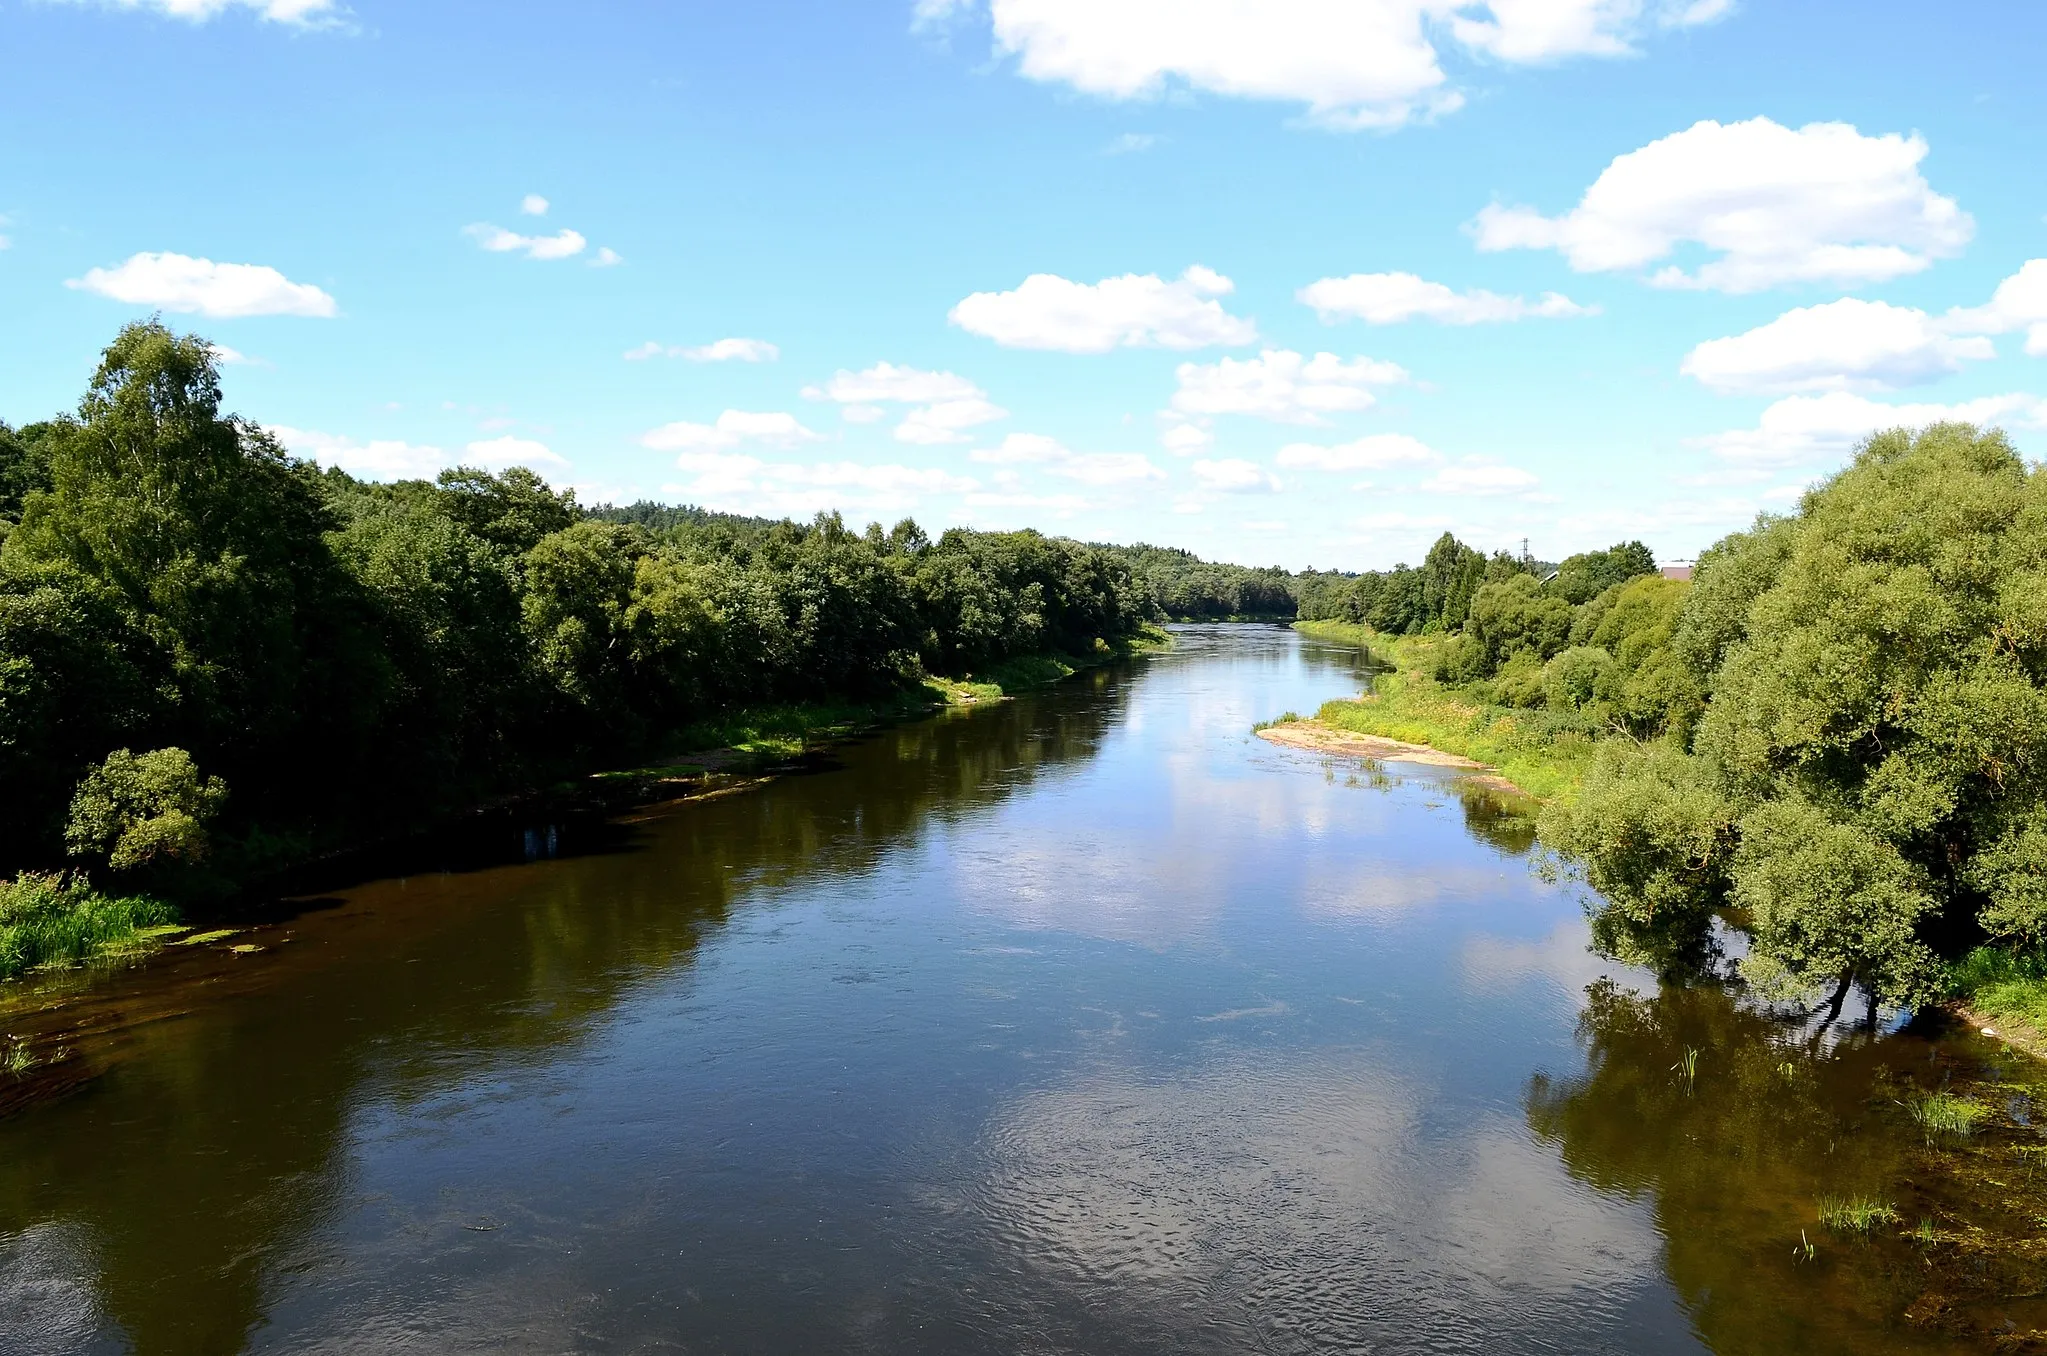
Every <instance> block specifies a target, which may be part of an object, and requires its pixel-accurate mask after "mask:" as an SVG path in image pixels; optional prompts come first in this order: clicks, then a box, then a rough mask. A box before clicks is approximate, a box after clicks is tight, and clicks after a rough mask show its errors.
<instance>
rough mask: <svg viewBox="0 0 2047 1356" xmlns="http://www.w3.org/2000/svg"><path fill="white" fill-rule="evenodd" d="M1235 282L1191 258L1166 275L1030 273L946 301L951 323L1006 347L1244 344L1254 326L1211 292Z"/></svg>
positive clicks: (1070, 349)
mask: <svg viewBox="0 0 2047 1356" xmlns="http://www.w3.org/2000/svg"><path fill="white" fill-rule="evenodd" d="M1235 290H1236V284H1234V283H1232V282H1231V281H1230V280H1229V279H1228V278H1225V277H1224V276H1222V274H1220V273H1217V272H1215V271H1214V270H1213V269H1207V268H1203V267H1201V266H1200V265H1196V266H1195V267H1193V268H1190V269H1188V270H1187V271H1186V272H1185V273H1183V274H1181V275H1180V276H1179V277H1178V278H1177V279H1175V280H1173V281H1172V282H1166V281H1164V280H1163V279H1161V278H1160V277H1159V276H1158V275H1157V274H1156V273H1145V274H1137V273H1126V274H1124V275H1123V276H1122V277H1119V278H1104V279H1103V280H1102V281H1100V282H1098V283H1079V282H1074V281H1072V280H1070V279H1067V278H1062V277H1060V276H1058V275H1057V274H1053V273H1034V274H1032V275H1031V276H1030V277H1028V278H1026V279H1024V281H1023V284H1022V285H1021V286H1019V287H1017V288H1016V289H1015V290H1014V291H1010V292H976V293H974V294H973V295H972V296H969V297H967V298H966V299H965V300H964V301H962V302H960V304H959V305H957V306H955V307H953V308H952V313H951V316H950V319H951V320H952V323H953V324H955V325H958V326H959V327H960V328H961V329H963V330H966V331H967V332H968V333H969V334H978V335H980V336H982V337H983V338H986V339H993V340H994V341H995V342H996V343H998V344H1001V345H1002V346H1003V347H1005V348H1037V349H1053V350H1056V351H1058V352H1062V353H1107V352H1109V351H1110V350H1111V349H1116V348H1172V349H1192V348H1207V347H1210V346H1211V345H1223V346H1230V345H1236V344H1249V343H1252V342H1254V341H1256V339H1257V338H1258V329H1257V326H1255V325H1253V324H1252V323H1251V322H1250V321H1248V320H1245V319H1242V318H1241V317H1238V316H1234V315H1231V314H1230V313H1229V312H1228V311H1225V310H1224V309H1223V306H1222V303H1221V302H1220V301H1218V300H1216V298H1218V297H1225V296H1228V295H1229V294H1230V293H1231V292H1233V291H1235Z"/></svg>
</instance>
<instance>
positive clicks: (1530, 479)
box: [1419, 461, 1540, 496]
mask: <svg viewBox="0 0 2047 1356" xmlns="http://www.w3.org/2000/svg"><path fill="white" fill-rule="evenodd" d="M1539 483H1540V482H1539V481H1538V480H1537V479H1536V477H1535V474H1534V473H1533V472H1531V471H1524V470H1522V469H1521V468H1520V467H1518V466H1501V465H1498V464H1496V463H1492V462H1476V461H1467V462H1462V463H1460V464H1458V465H1456V466H1445V467H1444V468H1443V469H1442V470H1440V471H1438V472H1436V474H1434V475H1433V476H1430V477H1429V478H1428V479H1427V480H1424V481H1423V482H1422V483H1421V485H1420V486H1419V488H1420V489H1422V490H1425V491H1427V492H1428V493H1430V494H1464V495H1478V496H1491V495H1501V494H1523V493H1526V492H1527V491H1529V490H1532V489H1534V488H1535V487H1536V485H1537V484H1539Z"/></svg>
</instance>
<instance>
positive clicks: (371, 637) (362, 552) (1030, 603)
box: [0, 323, 1159, 974]
mask: <svg viewBox="0 0 2047 1356" xmlns="http://www.w3.org/2000/svg"><path fill="white" fill-rule="evenodd" d="M0 534H4V535H0V877H12V878H13V883H12V884H11V885H7V886H5V887H4V888H0V974H4V973H7V972H10V971H12V970H15V969H19V968H20V967H21V966H22V965H23V964H25V963H28V962H29V961H32V960H34V959H36V958H37V957H39V956H42V955H46V954H58V955H62V954H67V953H69V954H76V952H77V951H78V949H79V947H80V946H81V945H82V944H83V940H82V939H84V938H86V937H87V936H88V935H90V934H91V933H92V932H93V931H94V930H95V929H96V928H97V929H100V930H102V931H104V930H110V929H111V930H119V927H120V926H122V925H124V924H125V923H133V922H148V921H152V920H154V919H156V918H159V917H161V916H163V915H164V913H165V909H164V908H163V906H162V905H161V903H160V901H163V900H166V899H169V900H176V899H180V898H183V899H190V898H193V897H198V896H204V895H206V894H207V893H208V892H215V893H218V892H220V891H223V890H227V889H230V888H232V886H233V884H234V883H235V882H236V881H239V880H246V879H248V878H249V877H251V876H252V875H255V874H259V873H261V872H263V871H265V870H268V869H271V868H274V867H275V866H277V865H279V864H281V863H284V862H288V861H291V860H294V859H296V858H301V857H303V856H305V855H306V854H308V853H310V852H313V851H317V850H321V849H324V848H327V847H330V846H333V845H334V844H335V843H336V842H337V841H343V840H346V839H347V838H349V837H351V836H360V835H363V834H366V833H372V832H380V831H388V830H390V829H392V828H399V827H404V826H407V825H410V824H415V823H419V822H423V821H425V820H427V819H430V818H431V817H432V816H433V815H435V814H437V813H440V812H444V811H446V810H448V809H450V808H453V807H458V806H461V805H464V804H468V803H473V802H474V801H476V800H477V799H478V798H479V797H483V796H487V795H491V794H495V793H501V792H503V791H505V790H506V789H508V788H517V787H520V786H525V785H531V784H533V783H534V782H535V781H536V780H537V779H541V778H545V777H549V776H558V775H561V774H562V773H563V772H565V771H569V770H574V769H577V768H587V767H589V766H591V765H593V764H595V763H598V762H600V761H601V760H604V759H607V758H615V757H619V756H623V755H628V754H630V753H633V752H635V751H642V752H644V751H648V750H651V749H655V748H657V747H659V746H661V745H662V744H663V743H664V741H672V740H673V739H675V738H676V737H677V736H678V734H679V733H680V732H683V731H686V730H687V729H689V728H690V727H691V726H692V725H693V724H694V723H696V722H700V721H702V720H704V719H705V718H707V717H709V716H712V715H715V714H716V713H718V712H720V711H724V710H729V709H732V708H735V707H741V706H750V705H759V704H762V703H773V702H804V701H818V700H835V701H846V700H857V699H863V698H882V697H886V696H888V695H889V694H893V693H900V692H902V691H903V690H904V689H905V688H910V687H914V686H915V685H916V684H917V683H918V681H919V680H920V679H921V678H922V677H923V676H924V675H926V674H940V675H964V674H970V673H973V672H975V671H977V670H980V669H981V668H983V667H984V666H988V665H992V664H999V663H1001V662H1002V661H1004V660H1006V659H1012V658H1015V657H1019V656H1026V655H1037V654H1058V653H1065V654H1072V655H1082V656H1085V655H1091V654H1093V653H1095V652H1096V651H1097V650H1099V649H1100V648H1102V647H1105V646H1113V645H1114V644H1116V643H1118V642H1121V641H1124V640H1127V639H1128V638H1130V637H1132V636H1133V635H1134V634H1136V633H1137V632H1138V631H1139V630H1140V628H1142V627H1143V626H1145V625H1146V624H1147V623H1148V622H1150V621H1151V620H1152V619H1153V618H1155V617H1156V616H1158V613H1159V609H1158V604H1157V602H1156V601H1155V599H1154V597H1153V594H1152V592H1151V589H1150V586H1149V585H1148V583H1147V582H1146V580H1145V579H1143V578H1142V577H1140V576H1138V575H1137V574H1135V573H1134V572H1133V571H1132V569H1131V568H1130V566H1129V565H1128V564H1127V563H1125V561H1124V560H1122V559H1120V558H1119V557H1118V556H1116V555H1115V554H1113V553H1110V552H1107V551H1103V550H1100V549H1097V548H1094V547H1090V546H1087V545H1083V544H1081V543H1077V542H1072V541H1065V540H1060V539H1055V538H1047V537H1044V536H1041V535H1039V534H1037V533H1035V532H1012V533H984V532H968V531H951V532H947V533H945V534H944V535H942V536H941V537H940V538H939V539H938V540H936V541H932V540H930V539H929V538H928V537H927V536H926V535H925V534H924V533H923V532H922V531H921V530H920V529H919V528H918V527H917V525H916V524H915V523H912V522H908V521H904V522H901V523H898V524H897V525H896V526H895V527H894V528H892V529H889V530H886V531H884V530H883V529H882V528H881V527H880V525H878V524H877V525H872V526H869V527H868V528H867V529H866V530H865V531H864V532H855V531H852V530H849V529H848V528H847V527H846V526H844V525H843V524H842V523H841V521H840V520H839V519H838V518H837V517H836V516H820V517H819V518H818V519H817V520H816V521H815V522H813V523H810V524H805V525H798V524H793V523H788V522H773V523H771V522H764V521H760V520H754V519H745V518H732V517H725V516H721V515H715V514H707V513H703V512H701V511H698V510H688V509H682V510H670V509H663V508H660V507H658V506H652V505H641V506H635V507H632V508H626V509H607V510H603V511H599V512H586V511H584V510H583V509H581V508H580V507H579V506H578V505H577V504H576V502H575V499H574V497H573V496H572V495H569V494H565V493H560V492H557V491H555V490H553V489H551V488H550V487H549V486H548V485H547V484H546V483H545V482H543V481H542V480H541V479H540V478H539V477H537V476H535V475H533V474H532V473H530V472H527V471H523V470H516V469H515V470H509V471H505V472H503V473H500V474H496V475H492V474H488V473H485V472H483V471H478V470H467V469H465V470H453V471H448V472H446V473H444V474H442V475H441V476H440V477H439V479H438V480H436V481H433V482H426V481H407V482H399V483H395V484H368V483H364V482H361V481H358V480H355V479H353V478H351V477H349V476H347V475H345V474H343V473H342V472H340V471H337V470H332V469H329V470H321V469H319V468H317V467H316V466H314V465H312V464H310V463H307V462H301V461H295V460H293V459H292V458H290V457H289V456H287V455H286V454H285V453H284V451H283V450H282V449H281V448H280V447H279V446H278V444H277V443H276V441H275V440H274V439H273V438H272V437H271V436H270V435H269V434H267V433H266V432H265V431H264V430H262V429H261V428H260V427H258V426H256V425H254V424H252V423H250V422H248V421H246V420H242V419H239V418H237V417H234V416H232V415H228V414H225V413H223V411H222V394H221V389H220V381H219V375H218V373H217V371H216V369H215V362H214V354H213V350H212V349H211V347H210V346H209V345H208V344H207V343H206V342H205V341H204V340H202V339H199V338H196V337H190V336H184V337H181V336H179V335H177V334H174V333H173V332H171V331H170V330H168V329H166V328H165V327H163V326H162V325H160V324H157V323H147V324H136V325H131V326H129V327H128V328H127V329H125V330H123V331H122V332H121V334H120V335H119V337H118V338H117V339H116V340H115V341H114V343H113V344H112V345H111V346H110V347H109V348H108V349H107V350H106V353H105V355H104V359H103V361H102V363H101V365H100V367H99V370H98V372H97V374H96V375H95V376H94V378H93V380H92V383H91V386H90V388H89V390H88V391H87V392H86V394H85V397H84V399H83V400H82V401H81V403H80V405H79V408H78V411H77V413H76V414H75V415H67V416H63V417H59V418H55V419H51V420H48V421H46V422H41V423H34V424H29V425H27V426H25V427H23V428H21V429H19V430H14V429H8V428H6V427H5V426H4V425H0ZM95 910H97V911H99V913H98V914H95V913H94V911H95ZM10 948H11V949H12V950H11V954H10V953H9V949H10Z"/></svg>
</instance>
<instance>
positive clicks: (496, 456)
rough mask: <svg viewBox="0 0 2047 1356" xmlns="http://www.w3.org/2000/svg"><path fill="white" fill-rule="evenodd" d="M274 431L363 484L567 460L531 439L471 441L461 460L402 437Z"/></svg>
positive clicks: (557, 465) (303, 453) (556, 466)
mask: <svg viewBox="0 0 2047 1356" xmlns="http://www.w3.org/2000/svg"><path fill="white" fill-rule="evenodd" d="M269 429H270V432H271V433H273V434H274V435H276V437H277V441H279V442H280V443H283V444H284V446H285V448H286V449H287V450H289V451H290V452H291V454H292V455H293V456H297V457H304V458H306V459H308V460H310V461H317V462H319V463H320V464H321V465H322V466H338V467H340V468H341V469H342V470H344V471H346V472H348V473H349V474H350V475H352V476H357V477H360V478H361V479H364V480H426V479H430V478H432V477H433V476H435V475H438V474H439V473H440V472H442V471H444V470H446V469H447V468H448V467H450V466H455V465H458V464H459V465H463V466H481V467H483V468H484V469H486V470H490V471H502V470H504V469H505V468H506V467H508V466H525V467H530V468H531V469H533V470H536V471H561V470H566V469H567V468H568V464H569V463H568V461H567V459H566V458H564V457H562V456H561V455H559V454H558V453H556V452H555V451H553V450H552V449H551V448H549V447H548V446H547V444H545V443H540V442H535V441H534V440H532V439H531V438H510V437H506V438H489V439H484V440H481V441H478V442H473V443H470V444H469V445H468V446H467V447H466V448H464V449H463V451H462V454H461V455H460V456H454V455H450V454H449V453H448V452H447V451H446V450H445V449H443V448H440V447H435V446H432V445H431V444H426V443H408V442H404V441H401V440H398V439H384V438H380V439H372V440H371V441H369V442H359V441H357V440H356V439H354V438H349V437H344V436H342V435H340V434H334V433H321V432H319V431H317V430H314V429H301V428H291V427H289V426H287V425H283V424H272V425H270V426H269Z"/></svg>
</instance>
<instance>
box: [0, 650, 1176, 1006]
mask: <svg viewBox="0 0 2047 1356" xmlns="http://www.w3.org/2000/svg"><path fill="white" fill-rule="evenodd" d="M1171 643H1172V642H1171V638H1170V637H1169V636H1168V635H1167V634H1166V632H1165V631H1164V630H1162V629H1160V628H1158V627H1146V628H1144V629H1143V630H1142V631H1140V632H1139V633H1138V634H1137V635H1136V636H1134V637H1132V638H1130V639H1129V640H1127V641H1124V642H1121V643H1118V644H1110V643H1108V642H1104V641H1098V642H1096V648H1095V650H1094V651H1093V652H1092V653H1090V654H1084V655H1071V654H1044V655H1028V656H1022V657H1019V658H1015V659H1011V660H1007V661H1005V662H1003V663H1001V664H998V665H994V666H991V667H990V668H988V669H987V670H985V671H983V672H980V673H975V674H969V675H965V676H962V677H958V678H949V677H948V678H926V679H925V680H924V681H922V682H921V683H919V684H918V685H917V686H915V687H911V688H906V689H904V690H902V691H900V692H897V693H893V694H891V695H889V696H886V697H883V698H880V699H877V700H874V701H861V702H805V703H784V704H779V705H765V706H756V707H746V708H742V709H739V710H735V711H731V712H727V713H725V714H724V715H721V716H720V717H718V718H717V719H715V720H709V721H704V722H700V723H698V724H696V725H693V726H691V727H689V728H688V729H685V730H682V731H680V732H678V733H677V735H676V737H675V738H674V739H672V740H670V741H668V742H667V744H666V746H665V748H664V750H663V751H661V752H660V753H659V754H658V756H657V757H655V758H654V759H652V760H650V761H648V762H646V763H644V764H641V765H637V766H628V767H621V768H613V769H609V770H606V771H601V772H597V773H594V774H592V775H590V776H588V777H584V778H578V779H576V780H574V781H570V782H563V783H559V784H557V785H556V786H554V787H552V788H550V789H549V790H548V791H546V792H544V793H542V794H541V795H540V796H539V797H538V798H537V799H538V800H540V801H543V802H545V803H548V804H552V805H580V806H582V807H583V808H585V809H588V808H593V807H594V808H598V809H604V808H618V807H622V806H623V805H626V804H629V803H631V802H633V801H635V800H641V801H644V800H646V799H649V798H652V797H656V796H663V795H676V794H689V793H691V792H693V791H701V790H711V789H716V788H717V787H718V786H720V785H725V784H731V783H732V782H733V781H734V778H733V777H731V776H728V775H726V774H740V775H741V777H742V778H743V777H745V776H748V775H750V776H752V777H755V778H758V777H759V776H761V775H763V774H765V773H766V772H767V771H768V770H769V769H771V768H772V767H773V766H774V765H775V764H777V763H787V762H788V761H789V760H791V759H793V758H797V757H800V756H801V755H802V754H803V753H805V752H806V751H807V750H809V749H812V748H816V747H817V746H819V745H823V744H830V743H833V742H835V741H837V740H841V739H848V738H852V737H854V736H857V735H860V734H864V733H867V732H869V731H872V730H875V729H877V728H879V727H882V726H885V725H889V724H893V723H895V722H898V721H904V720H914V719H917V718H919V717H922V716H928V715H931V714H932V713H933V712H936V711H940V710H943V709H945V708H947V707H954V706H976V705H981V704H984V703H988V702H999V701H1002V700H1005V699H1006V698H1008V697H1009V696H1011V695H1013V694H1015V693H1019V692H1024V691H1028V690H1030V689H1032V688H1036V687H1043V686H1046V685H1048V684H1051V683H1056V682H1058V681H1060V680H1061V679H1064V678H1069V677H1072V676H1073V675H1074V674H1076V673H1079V672H1081V671H1082V670H1084V669H1090V668H1096V667H1099V666H1101V665H1103V664H1107V663H1110V662H1113V661H1115V660H1118V659H1124V658H1128V657H1130V656H1132V655H1135V654H1140V653H1144V652H1148V651H1154V650H1160V649H1164V648H1167V647H1168V646H1170V645H1171ZM721 778H722V780H721ZM527 799H534V797H531V796H530V795H525V796H518V797H514V798H513V801H514V802H523V801H525V800H527ZM508 803H512V802H508ZM422 831H423V832H431V830H430V829H429V830H422ZM181 922H182V919H181V917H180V912H179V910H178V909H177V908H176V907H175V906H174V905H172V904H170V903H168V902H166V901H163V900H159V899H152V898H148V897H146V896H128V897H113V896H109V895H105V894H101V893H99V892H98V891H95V890H93V889H91V888H90V887H89V886H87V885H86V884H85V883H84V882H83V881H82V880H80V879H67V878H65V877H61V876H58V875H49V874H35V873H24V874H23V875H22V876H21V877H20V878H19V879H17V880H13V881H0V980H7V979H13V978H16V977H17V976H19V975H21V974H23V973H25V972H27V971H30V970H34V969H38V968H41V967H49V966H67V965H76V964H80V963H82V962H87V961H93V960H98V959H104V958H111V957H118V956H122V955H141V954H145V953H146V952H148V951H149V950H150V949H152V947H153V945H154V944H156V943H157V942H158V941H159V940H160V939H162V938H164V937H166V936H168V935H171V934H174V933H183V932H186V931H188V930H187V929H185V928H184V927H182V926H179V924H180V923H181Z"/></svg>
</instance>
